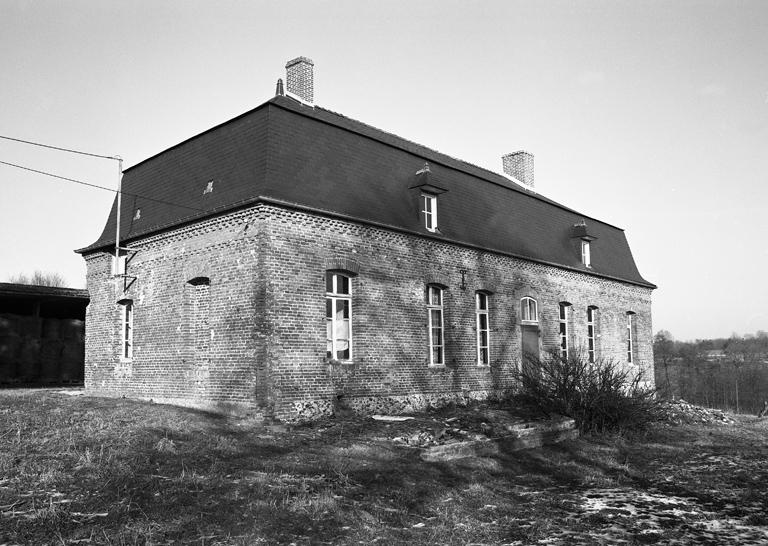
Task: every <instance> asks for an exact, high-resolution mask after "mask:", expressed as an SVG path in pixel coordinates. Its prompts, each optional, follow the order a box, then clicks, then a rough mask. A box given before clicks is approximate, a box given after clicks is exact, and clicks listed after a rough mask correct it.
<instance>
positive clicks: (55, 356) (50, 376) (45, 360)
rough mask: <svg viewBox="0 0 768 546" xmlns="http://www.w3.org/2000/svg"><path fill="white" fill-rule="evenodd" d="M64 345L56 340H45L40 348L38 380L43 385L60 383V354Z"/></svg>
mask: <svg viewBox="0 0 768 546" xmlns="http://www.w3.org/2000/svg"><path fill="white" fill-rule="evenodd" d="M63 348H64V343H63V342H61V341H59V340H58V339H45V340H43V344H42V346H41V348H40V380H41V381H42V382H43V383H58V382H59V381H61V352H62V349H63Z"/></svg>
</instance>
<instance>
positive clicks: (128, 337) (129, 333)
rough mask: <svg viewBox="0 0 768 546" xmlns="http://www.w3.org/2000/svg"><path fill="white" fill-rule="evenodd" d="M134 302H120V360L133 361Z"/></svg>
mask: <svg viewBox="0 0 768 546" xmlns="http://www.w3.org/2000/svg"><path fill="white" fill-rule="evenodd" d="M133 314H134V309H133V301H132V300H124V301H122V302H120V330H121V335H120V360H133Z"/></svg>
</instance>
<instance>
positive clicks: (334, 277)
mask: <svg viewBox="0 0 768 546" xmlns="http://www.w3.org/2000/svg"><path fill="white" fill-rule="evenodd" d="M325 292H326V294H325V325H326V332H327V336H326V337H327V338H328V339H327V347H326V353H325V354H326V356H327V357H328V358H332V359H335V360H350V359H351V358H352V284H351V282H350V278H349V277H347V276H346V275H344V274H342V273H331V272H330V271H329V272H327V273H326V275H325Z"/></svg>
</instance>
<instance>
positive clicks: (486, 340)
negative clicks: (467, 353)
mask: <svg viewBox="0 0 768 546" xmlns="http://www.w3.org/2000/svg"><path fill="white" fill-rule="evenodd" d="M489 302H490V296H489V295H488V293H487V292H477V293H475V316H476V325H477V363H478V365H480V366H488V365H489V364H490V362H491V339H490V322H489V319H490V315H489V310H488V308H489V305H488V304H489Z"/></svg>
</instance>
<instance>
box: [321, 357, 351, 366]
mask: <svg viewBox="0 0 768 546" xmlns="http://www.w3.org/2000/svg"><path fill="white" fill-rule="evenodd" d="M323 362H325V363H326V364H330V365H332V366H353V365H354V364H355V361H354V360H337V359H335V358H328V357H325V358H323Z"/></svg>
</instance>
